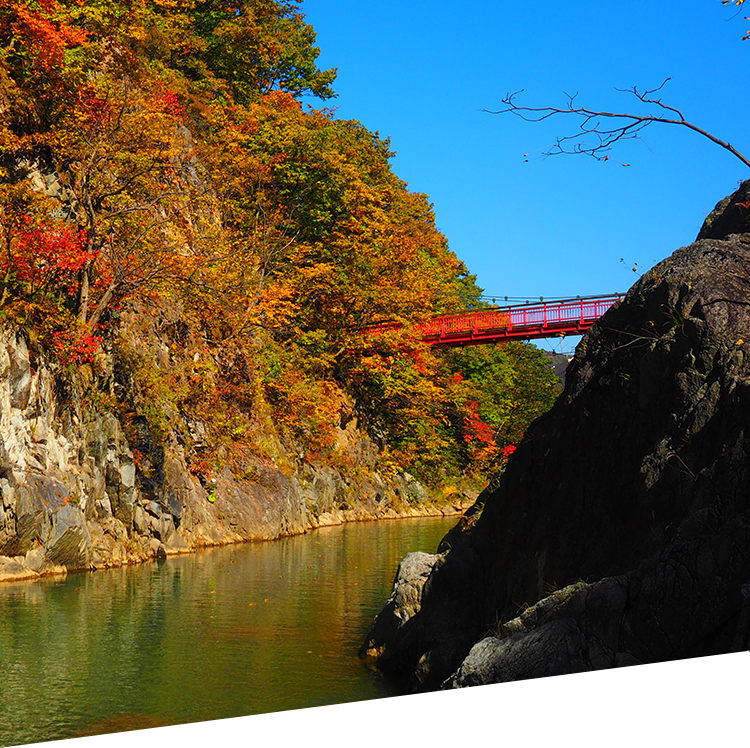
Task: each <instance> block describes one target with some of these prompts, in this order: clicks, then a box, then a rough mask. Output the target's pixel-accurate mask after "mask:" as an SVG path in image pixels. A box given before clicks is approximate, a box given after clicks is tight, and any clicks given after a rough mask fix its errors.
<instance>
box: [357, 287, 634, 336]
mask: <svg viewBox="0 0 750 748" xmlns="http://www.w3.org/2000/svg"><path fill="white" fill-rule="evenodd" d="M621 298H622V294H611V295H609V296H591V297H584V298H577V299H564V300H562V301H549V302H543V303H540V304H524V305H520V306H512V307H504V308H500V309H480V310H477V311H473V312H462V313H460V314H449V315H444V316H442V317H435V318H434V319H431V320H429V321H428V322H423V323H422V324H419V325H416V329H417V331H418V332H419V334H420V336H421V337H422V340H424V341H425V342H427V343H431V344H432V345H433V346H434V347H435V348H455V347H460V346H467V345H481V344H485V343H503V342H507V341H509V340H534V339H538V338H551V337H554V336H556V335H582V334H583V333H584V332H586V330H588V329H589V327H591V325H593V324H594V322H596V320H597V319H599V317H601V316H602V315H603V314H604V312H606V311H607V309H609V308H610V307H611V306H613V305H614V304H615V303H616V302H617V301H619V300H620V299H621ZM396 326H397V325H395V324H394V323H384V324H380V325H373V326H371V327H370V328H368V329H367V333H368V334H373V333H375V334H377V332H378V331H385V330H386V329H393V328H394V327H396Z"/></svg>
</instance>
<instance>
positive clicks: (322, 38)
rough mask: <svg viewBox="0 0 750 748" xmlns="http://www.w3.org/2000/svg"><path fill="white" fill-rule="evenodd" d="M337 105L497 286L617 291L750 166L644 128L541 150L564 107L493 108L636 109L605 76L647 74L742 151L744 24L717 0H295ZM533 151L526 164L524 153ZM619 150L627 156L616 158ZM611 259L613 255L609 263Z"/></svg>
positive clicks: (552, 292)
mask: <svg viewBox="0 0 750 748" xmlns="http://www.w3.org/2000/svg"><path fill="white" fill-rule="evenodd" d="M302 9H303V12H305V14H306V16H307V21H308V22H309V23H311V24H312V25H313V27H314V28H315V30H316V32H317V44H318V46H320V48H321V55H320V58H319V60H318V62H319V65H320V66H321V67H323V68H329V67H337V68H338V79H337V81H336V83H335V89H336V91H337V93H338V97H337V98H336V99H333V100H332V101H330V102H328V104H330V105H332V106H333V107H335V108H336V113H337V116H339V117H341V118H343V119H356V120H359V121H360V122H362V123H363V124H364V125H365V126H366V127H368V128H369V129H371V130H374V131H377V132H378V133H379V134H380V135H381V136H383V137H389V138H390V139H391V145H392V147H393V150H395V151H396V153H397V155H396V157H395V158H394V160H393V168H394V171H395V172H396V173H397V174H398V175H399V176H400V177H401V178H402V179H403V180H405V181H406V182H407V183H408V184H409V187H410V189H412V190H414V191H417V192H424V193H426V194H427V195H428V196H429V198H430V200H431V202H432V203H433V204H434V206H435V213H436V220H437V224H438V227H439V228H440V229H441V231H443V232H444V233H445V235H446V236H447V238H448V241H449V244H450V247H451V249H452V250H453V251H454V252H455V253H456V254H457V255H458V256H459V257H460V258H461V259H462V260H463V261H464V262H465V263H466V265H467V266H468V268H469V270H470V271H471V272H473V273H475V274H476V275H477V277H478V282H479V285H480V286H481V287H483V288H484V289H485V291H486V292H487V293H488V294H491V295H494V294H497V295H498V296H499V297H502V296H505V295H508V296H511V297H528V298H529V299H530V300H533V299H534V298H537V299H538V297H539V296H545V297H555V296H567V295H571V296H575V295H578V294H581V295H590V294H600V293H611V292H615V291H625V290H627V288H628V287H629V286H630V285H631V284H632V283H633V282H634V281H635V279H636V277H637V276H636V275H635V274H634V273H633V272H632V271H631V270H628V268H627V267H626V264H627V265H628V266H629V267H632V266H633V265H634V264H635V263H637V264H638V268H639V271H645V270H647V269H648V268H650V267H651V266H652V265H653V264H655V263H656V262H658V261H660V260H662V259H663V258H665V257H667V256H668V255H669V254H671V252H672V251H674V250H675V249H676V248H677V247H680V246H683V245H685V244H689V243H690V242H691V241H693V240H694V238H695V235H696V233H697V232H698V230H699V228H700V226H701V223H702V222H703V219H704V218H705V216H706V214H707V213H708V212H709V211H710V210H711V209H712V208H713V207H714V205H715V204H716V203H717V202H718V201H719V200H720V199H722V198H723V197H724V196H726V195H727V194H729V193H730V192H732V191H733V190H734V189H735V188H736V186H737V184H738V182H739V181H741V180H743V179H746V178H748V177H750V169H748V168H747V167H745V166H744V165H743V164H742V163H741V162H740V161H739V160H737V159H736V158H735V157H734V156H732V155H731V154H729V153H728V152H726V151H724V150H722V149H720V148H719V147H717V146H716V145H714V144H712V143H710V142H709V141H708V140H705V139H703V138H701V137H700V136H698V135H696V134H694V133H691V132H689V131H687V130H686V129H685V128H678V127H674V126H665V125H658V124H657V125H652V126H650V127H649V128H647V129H646V130H645V132H644V133H643V140H642V141H631V142H628V143H624V144H622V145H621V147H618V148H617V149H616V150H615V151H613V152H612V159H613V160H611V161H609V162H607V163H600V162H596V161H594V160H593V159H591V158H587V157H583V156H554V157H548V158H544V157H543V156H541V151H542V150H543V149H544V148H545V146H548V145H549V144H551V143H552V142H553V141H554V139H555V136H556V135H564V134H566V133H569V132H571V131H572V130H573V129H574V128H575V127H576V125H575V124H574V123H573V121H572V120H571V119H567V118H557V119H555V120H552V121H550V122H547V123H545V124H530V123H527V122H523V121H521V120H520V119H518V118H516V117H514V116H512V115H510V114H505V115H491V114H487V113H485V112H483V111H482V110H483V109H499V108H501V107H502V102H501V99H502V97H503V96H504V95H505V94H506V93H508V92H512V91H516V90H519V89H525V93H524V94H523V95H522V98H521V99H520V100H519V101H520V103H524V104H528V105H534V106H544V105H550V104H561V105H562V104H564V102H565V97H564V93H563V92H568V93H574V92H576V91H577V92H578V94H579V97H578V101H579V102H580V104H582V105H586V106H588V107H590V108H595V109H608V108H609V109H615V110H618V111H630V110H635V109H636V105H637V104H638V103H639V102H637V101H636V100H635V99H634V98H633V97H632V95H629V94H627V93H618V92H616V91H615V87H617V88H629V87H632V86H637V87H638V88H639V89H646V88H653V87H656V86H658V85H659V84H660V83H661V82H662V81H663V80H664V79H665V78H667V77H670V76H671V77H672V81H670V82H669V83H668V84H667V85H666V87H665V88H664V89H663V92H662V97H663V100H664V101H665V103H668V104H670V105H672V106H676V107H678V108H680V109H681V110H682V111H683V113H684V114H685V117H686V118H687V119H688V120H690V121H692V122H694V123H695V124H697V125H699V126H701V127H703V128H705V129H707V130H709V131H710V132H712V133H713V134H715V135H716V136H717V137H720V138H722V139H724V140H728V141H730V142H731V143H732V144H733V145H734V146H735V147H736V148H737V149H738V150H740V151H741V152H744V153H746V155H750V137H748V133H747V128H746V126H745V123H746V121H747V115H748V109H749V107H748V98H747V96H746V93H745V88H744V86H745V80H744V78H745V77H746V70H747V65H748V61H749V60H750V42H743V41H742V40H741V37H742V36H743V34H744V33H745V32H746V31H747V29H748V28H750V21H748V22H746V21H744V20H743V15H744V13H742V12H737V10H736V9H735V10H733V9H730V8H728V7H726V6H723V5H722V4H721V2H720V0H683V1H682V2H679V3H678V2H662V3H654V2H653V0H650V1H649V2H646V1H643V0H629V2H628V3H627V4H625V3H602V2H590V0H579V1H578V2H576V3H566V2H563V3H557V4H549V3H545V4H539V3H536V4H531V3H519V2H513V3H509V2H503V1H500V2H497V0H496V1H495V2H490V1H489V0H474V1H472V2H461V3H459V2H455V1H454V2H449V1H448V0H431V1H430V2H427V0H378V1H377V2H364V0H304V3H303V5H302ZM527 152H531V153H530V157H529V161H528V162H526V161H525V160H524V154H525V153H527ZM618 162H621V163H630V164H631V165H630V166H628V167H623V166H621V165H620V163H618ZM620 258H624V260H625V263H623V262H621V261H620Z"/></svg>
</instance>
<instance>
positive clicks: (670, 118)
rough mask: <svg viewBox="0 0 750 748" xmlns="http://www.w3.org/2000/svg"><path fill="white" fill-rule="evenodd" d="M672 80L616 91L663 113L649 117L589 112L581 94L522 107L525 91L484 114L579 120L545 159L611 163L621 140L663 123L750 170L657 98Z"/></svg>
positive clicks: (731, 149) (748, 162)
mask: <svg viewBox="0 0 750 748" xmlns="http://www.w3.org/2000/svg"><path fill="white" fill-rule="evenodd" d="M670 80H671V78H667V79H666V80H664V82H663V83H662V84H661V85H660V86H657V87H656V88H652V89H650V90H646V91H639V90H638V89H637V88H636V87H635V86H633V87H632V88H628V89H619V88H617V89H615V90H616V91H621V92H624V93H630V94H632V95H633V96H635V97H636V98H637V99H638V100H639V101H640V102H642V103H643V104H647V105H651V106H656V107H658V110H661V113H660V114H659V113H657V114H653V113H650V112H649V113H646V114H632V113H630V112H607V111H598V110H595V109H587V108H586V107H582V106H577V105H576V101H575V100H576V97H577V96H578V93H575V94H572V95H571V94H568V93H565V97H566V98H567V104H566V105H565V106H561V107H553V106H547V107H528V106H521V105H519V104H518V103H517V102H516V99H517V97H518V96H519V94H521V93H523V89H521V90H520V91H515V92H514V93H509V94H506V96H505V98H504V99H503V104H505V109H500V110H497V111H493V110H489V109H485V110H484V111H485V112H487V113H488V114H506V113H508V112H510V113H512V114H515V115H516V116H517V117H520V118H521V119H523V120H525V121H526V122H542V121H544V120H547V119H550V118H552V117H555V116H556V115H558V114H563V115H566V114H567V115H571V114H572V115H574V116H576V117H578V118H579V120H580V121H579V124H578V131H577V132H576V133H574V134H571V135H564V136H561V137H558V138H557V139H556V140H555V143H554V144H553V145H551V146H550V147H549V149H548V150H546V151H543V153H544V155H545V156H553V155H557V154H561V153H568V154H584V155H587V156H591V157H593V158H595V159H597V160H599V161H608V160H609V158H610V157H609V152H610V150H611V149H612V146H613V145H614V144H615V143H618V142H619V141H621V140H633V139H638V138H640V132H641V131H642V130H643V129H645V128H646V127H648V126H649V125H650V124H652V123H653V122H660V123H662V124H666V125H680V126H681V127H686V128H687V129H689V130H692V131H693V132H696V133H698V134H699V135H702V136H703V137H704V138H708V139H709V140H710V141H711V142H712V143H716V145H718V146H720V147H721V148H724V149H725V150H727V151H729V152H730V153H731V154H732V155H733V156H736V157H737V158H738V159H739V160H740V161H742V163H743V164H745V166H750V160H748V159H747V158H746V157H745V156H743V155H742V154H741V153H740V152H739V151H738V150H737V149H736V148H734V146H732V145H731V144H730V143H728V142H726V141H724V140H721V139H720V138H717V137H716V136H715V135H712V134H711V133H710V132H708V131H707V130H704V129H703V128H701V127H698V126H697V125H694V124H693V123H692V122H689V121H688V120H687V119H686V118H685V116H684V115H683V113H682V112H681V111H680V110H679V109H677V108H676V107H673V106H669V105H668V104H665V103H664V102H663V101H662V100H661V99H660V98H655V97H654V94H657V93H658V92H659V91H661V89H662V88H664V86H665V85H666V84H667V82H668V81H670ZM658 110H657V111H658ZM609 121H611V122H612V123H613V126H611V127H610V126H608V125H605V124H604V123H605V122H609ZM623 166H629V164H623Z"/></svg>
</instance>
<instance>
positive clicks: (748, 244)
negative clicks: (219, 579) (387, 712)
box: [379, 183, 750, 690]
mask: <svg viewBox="0 0 750 748" xmlns="http://www.w3.org/2000/svg"><path fill="white" fill-rule="evenodd" d="M748 193H750V183H745V184H744V185H742V187H741V188H740V190H738V192H737V193H735V195H733V196H731V197H730V198H728V199H727V200H725V201H722V203H720V204H719V205H718V206H717V209H716V211H714V213H712V214H711V216H709V219H708V220H707V222H706V225H704V228H703V229H702V230H701V233H700V236H699V239H698V240H697V241H696V242H695V243H694V244H691V245H690V246H687V247H683V248H681V249H678V250H677V251H676V252H675V253H674V254H673V255H672V256H671V257H670V258H668V259H667V260H665V261H663V262H662V263H660V264H658V265H657V266H656V267H654V268H653V269H652V270H650V271H649V272H648V273H646V274H645V275H644V276H643V277H642V278H641V279H640V280H639V281H638V282H637V283H636V284H635V285H634V286H633V288H632V289H631V290H630V291H629V293H628V294H627V296H626V298H625V299H624V300H623V301H622V302H621V303H620V304H619V305H617V306H616V307H614V308H612V309H611V310H610V311H608V312H607V313H606V314H605V315H604V316H603V317H602V318H601V320H600V321H599V322H598V323H597V324H596V325H595V326H594V327H593V328H592V329H591V330H590V331H589V333H588V334H587V335H586V336H585V338H584V339H583V341H582V342H581V344H580V345H579V346H578V349H577V351H576V356H575V358H574V360H573V361H572V362H571V364H570V366H569V368H568V372H567V377H566V384H565V390H564V392H563V394H562V395H561V397H560V398H559V400H558V402H557V403H556V404H555V406H554V407H553V408H552V410H551V411H549V412H548V413H547V414H545V415H544V416H542V417H541V418H539V419H538V420H537V421H536V422H534V424H532V426H531V428H529V429H528V431H527V435H526V438H525V440H524V442H523V443H522V444H521V445H519V447H518V449H517V451H516V452H515V454H514V455H513V456H512V458H511V459H510V461H509V463H508V466H507V470H506V471H505V473H504V474H503V475H502V476H501V477H500V479H499V481H498V482H497V484H496V485H493V486H491V487H489V488H488V489H487V490H486V491H485V492H484V493H483V495H482V496H481V497H480V504H478V507H477V511H475V512H474V513H473V514H472V516H470V517H467V518H466V519H464V520H463V522H462V523H461V524H460V525H459V526H458V527H457V528H456V529H455V530H454V531H452V532H451V533H449V535H448V536H447V537H446V539H445V541H444V542H443V544H442V545H441V547H440V548H439V549H438V550H439V551H440V557H439V559H438V560H437V561H436V562H435V564H434V566H433V569H432V572H431V574H430V576H429V578H428V579H427V580H426V582H425V583H424V588H423V591H422V596H421V608H420V610H419V611H418V612H417V613H412V615H411V616H410V626H409V631H408V638H407V637H403V636H402V635H401V634H400V632H399V631H396V632H394V633H393V635H392V636H391V637H390V638H389V639H388V640H387V641H381V642H379V647H380V662H381V663H382V667H383V669H384V670H387V671H391V672H393V673H397V674H398V673H404V672H407V673H408V674H409V676H408V678H409V682H410V687H411V688H412V689H413V690H420V689H434V688H438V687H440V686H441V685H442V684H445V685H446V686H462V685H471V684H475V683H488V682H500V681H504V680H514V679H518V678H529V677H538V676H542V675H552V674H561V673H568V672H578V671H583V670H592V669H597V668H606V667H617V666H621V665H630V664H635V663H639V662H642V663H647V662H657V661H665V660H672V659H680V658H685V657H692V656H700V655H709V654H718V653H723V652H729V651H733V650H735V649H745V648H747V630H748V615H749V613H748V611H747V609H746V608H747V605H748V603H747V600H746V595H747V594H748V587H747V584H748V582H750V542H749V541H750V234H747V233H743V232H745V231H746V230H747V223H746V217H747V215H748V214H750V210H748V208H747V207H746V203H747V202H748V197H749V194H748ZM738 232H739V233H738ZM482 504H483V507H484V508H483V509H482V510H481V512H480V511H479V509H480V508H481V505H482ZM571 584H572V585H573V586H572V587H571V586H568V587H565V585H571ZM560 587H563V588H564V589H563V590H561V591H560V592H555V593H553V594H552V595H551V596H550V591H552V590H555V589H558V588H560ZM524 610H525V612H523V611H524Z"/></svg>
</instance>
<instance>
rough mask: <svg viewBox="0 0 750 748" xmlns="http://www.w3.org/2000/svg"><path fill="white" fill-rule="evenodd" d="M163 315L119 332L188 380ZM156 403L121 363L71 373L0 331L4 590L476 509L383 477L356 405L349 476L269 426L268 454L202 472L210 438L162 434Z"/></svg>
mask: <svg viewBox="0 0 750 748" xmlns="http://www.w3.org/2000/svg"><path fill="white" fill-rule="evenodd" d="M160 314H167V316H168V313H167V312H162V313H160V312H158V310H157V311H156V312H152V313H151V314H149V315H145V314H141V313H138V311H137V310H131V311H130V312H127V311H123V313H122V315H121V320H120V331H121V333H122V334H123V335H125V336H126V337H127V338H128V339H129V340H130V343H131V344H133V345H136V346H137V347H138V350H139V354H138V355H139V356H140V357H141V359H142V360H146V361H147V362H148V365H150V366H153V367H160V366H161V367H170V366H177V365H179V364H180V362H179V361H178V360H177V355H178V354H177V353H175V351H174V350H171V349H174V346H173V345H172V344H173V343H174V341H172V340H170V337H169V335H168V334H167V333H165V332H164V330H165V329H167V328H168V325H167V324H165V322H169V320H168V319H167V320H165V319H163V318H162V317H160ZM172 316H173V317H175V319H177V317H178V316H179V315H177V316H175V312H174V310H172ZM174 321H175V320H174V319H173V320H172V322H174ZM160 326H161V328H162V332H161V333H160V334H157V333H156V332H155V330H154V329H153V328H156V327H160ZM146 394H147V393H144V392H142V391H140V390H139V389H138V387H137V386H136V384H135V383H134V381H133V378H132V377H131V376H129V375H128V373H127V371H126V370H125V367H124V366H123V361H122V360H121V359H119V358H118V356H117V355H115V354H114V353H113V352H112V351H110V352H109V353H106V354H101V355H100V356H99V360H98V361H97V365H96V366H88V365H86V366H82V367H80V368H79V369H78V370H75V371H71V370H70V369H68V370H67V371H66V370H64V367H62V366H61V365H60V364H59V363H57V362H55V360H54V359H51V358H48V357H47V356H45V352H44V350H43V349H41V348H40V347H39V346H38V345H36V344H33V343H31V342H30V341H29V340H27V337H26V335H25V334H24V333H22V332H20V331H14V330H13V329H12V328H11V327H10V326H6V327H5V328H4V329H2V330H1V331H0V490H1V491H2V498H1V499H0V580H3V579H25V578H34V577H36V576H39V575H45V574H54V573H62V572H65V571H71V570H81V569H96V568H103V567H110V566H119V565H122V564H128V563H135V562H139V561H144V560H146V559H149V558H153V557H155V556H166V555H170V554H176V553H184V552H188V551H190V550H194V549H197V548H201V547H205V546H210V545H217V544H224V543H232V542H240V541H245V540H250V539H269V538H275V537H279V536H283V535H290V534H297V533H303V532H306V531H307V530H308V529H310V528H315V527H318V526H320V525H327V524H340V523H341V522H343V521H347V520H362V519H377V518H389V517H398V516H410V515H411V516H415V515H424V514H447V513H454V512H457V511H460V508H461V504H462V503H464V502H465V501H466V499H465V497H464V496H462V495H461V494H459V493H458V492H456V493H454V494H452V495H450V496H443V497H442V499H443V500H442V501H438V502H434V501H433V500H432V498H431V497H430V496H429V495H428V492H427V491H426V489H425V488H424V487H423V486H422V485H421V484H420V483H418V482H417V481H416V480H415V479H414V478H412V477H411V476H410V475H409V474H408V473H405V472H403V471H397V470H393V469H388V468H387V467H386V466H384V463H383V461H382V460H381V455H380V453H379V451H378V450H377V449H376V447H375V446H374V445H373V444H372V442H371V441H370V439H369V438H368V436H367V435H366V434H365V433H364V432H363V431H361V430H360V429H359V428H358V427H357V420H356V417H354V416H353V415H352V413H351V412H350V410H351V408H349V409H348V410H347V408H346V407H345V405H342V412H341V414H340V423H339V424H338V425H337V426H336V427H335V433H336V437H337V440H338V447H339V448H340V449H339V453H340V454H341V455H342V456H343V457H342V461H344V462H347V461H348V463H349V464H350V467H349V468H347V467H346V465H343V466H342V467H334V466H332V465H330V464H326V463H325V462H323V461H313V460H310V459H307V458H306V456H305V455H304V454H303V455H299V454H295V452H294V445H292V444H289V443H285V442H284V440H283V439H282V438H281V436H280V435H279V434H278V433H276V432H275V431H274V428H273V424H272V422H271V421H270V420H265V421H264V422H263V423H261V425H260V426H259V428H261V429H262V428H265V429H266V431H265V433H263V434H261V435H260V437H259V438H261V437H262V438H264V439H265V440H266V443H267V444H266V449H265V453H256V454H252V453H250V454H247V455H246V456H245V458H244V460H243V463H242V465H241V466H238V465H237V464H234V465H232V466H231V467H230V466H229V465H225V466H223V467H222V466H221V464H218V465H217V467H215V468H212V469H210V470H203V471H196V470H194V469H193V470H192V471H191V469H190V468H191V465H190V459H189V458H190V454H189V453H190V452H191V450H192V452H193V453H194V452H195V447H196V444H197V445H199V446H200V443H201V438H202V437H201V435H202V434H203V433H204V432H205V428H204V424H202V423H201V422H200V421H198V420H195V419H189V418H187V417H186V416H185V415H184V414H181V413H178V412H176V411H170V410H169V409H168V408H166V406H165V408H164V412H162V413H161V414H160V417H161V419H162V421H164V422H165V424H166V425H165V426H164V427H163V433H161V434H160V435H157V434H155V433H154V427H153V423H150V422H149V419H148V418H147V417H146V415H144V412H147V409H148V406H149V403H148V402H147V400H146V397H145V395H146ZM152 421H153V419H152ZM256 425H257V424H256ZM269 445H270V446H269ZM258 452H261V450H258ZM344 458H345V459H344ZM214 464H217V463H214Z"/></svg>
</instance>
